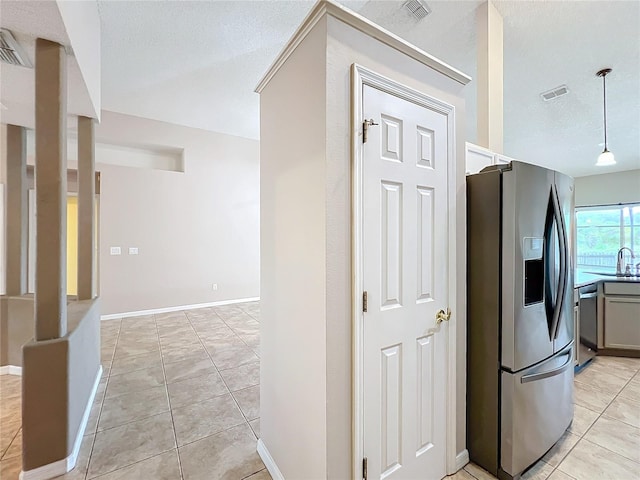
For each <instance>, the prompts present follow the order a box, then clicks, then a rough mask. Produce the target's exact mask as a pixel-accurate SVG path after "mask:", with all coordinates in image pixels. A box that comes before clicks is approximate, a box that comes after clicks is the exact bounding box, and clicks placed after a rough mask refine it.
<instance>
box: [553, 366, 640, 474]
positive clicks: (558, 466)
mask: <svg viewBox="0 0 640 480" xmlns="http://www.w3.org/2000/svg"><path fill="white" fill-rule="evenodd" d="M637 373H638V371H637V370H636V372H635V373H634V374H633V375H632V376H631V378H630V379H629V380H627V383H625V384H624V386H623V387H622V388H621V389H620V390H619V391H618V393H616V395H615V396H614V397H613V398H612V399H611V401H610V402H609V403H607V405H606V407H604V408H603V409H602V412H600V413H599V414H598V416H597V417H596V419H595V420H594V421H593V423H592V424H591V425H589V428H587V429H586V430H585V432H584V433H583V434H582V435H576V436H578V437H579V438H578V441H577V442H576V443H575V444H574V445H573V446H572V447H571V448H570V449H569V451H568V452H567V454H566V455H565V456H564V457H562V459H561V460H560V461H559V462H558V465H556V466H555V467H554V468H553V470H552V471H551V473H550V474H549V476H547V478H549V477H550V476H551V475H552V474H553V472H555V471H556V470H560V471H561V472H562V473H564V474H565V475H568V476H570V477H572V476H571V475H569V474H568V473H566V472H565V471H564V470H562V469H560V465H562V463H563V462H564V461H565V459H566V458H567V457H569V455H570V454H571V452H572V451H573V450H574V449H575V448H576V446H577V445H578V444H579V443H580V442H581V441H582V440H584V441H585V442H589V443H592V444H594V445H598V446H601V445H599V444H597V443H594V442H591V441H589V439H587V438H585V436H586V435H587V433H589V432H590V431H591V429H592V428H593V426H594V425H595V424H596V422H597V421H598V420H599V419H600V417H602V416H603V415H604V412H605V411H606V410H607V408H609V406H610V405H611V404H612V403H613V402H614V400H615V399H616V398H618V395H620V393H621V392H622V390H624V389H625V388H626V387H627V385H629V383H630V382H631V380H632V379H633V378H634V377H635V376H636V374H637ZM576 381H577V382H578V383H582V382H580V381H579V380H576V378H575V377H574V382H576ZM594 388H596V389H597V390H600V389H598V388H597V387H594ZM602 391H604V390H602ZM575 404H576V403H575V399H574V405H575ZM580 406H581V407H583V408H587V407H584V406H583V405H580ZM587 409H588V410H590V409H589V408H587ZM592 411H593V410H592ZM595 413H598V412H595ZM574 414H575V413H574ZM605 418H607V417H605ZM622 423H626V422H622ZM570 433H571V432H570ZM574 435H575V434H574ZM602 448H605V447H602ZM605 450H608V451H610V452H611V450H609V449H608V448H605ZM613 453H616V452H613ZM618 455H619V454H618ZM625 458H626V457H625ZM572 478H574V477H572Z"/></svg>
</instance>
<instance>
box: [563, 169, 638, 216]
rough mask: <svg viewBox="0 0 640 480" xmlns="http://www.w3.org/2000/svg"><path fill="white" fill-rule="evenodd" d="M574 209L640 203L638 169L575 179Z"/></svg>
mask: <svg viewBox="0 0 640 480" xmlns="http://www.w3.org/2000/svg"><path fill="white" fill-rule="evenodd" d="M575 188H576V207H584V206H588V205H608V204H613V203H632V202H640V169H638V170H629V171H626V172H615V173H603V174H601V175H589V176H588V177H578V178H576V179H575Z"/></svg>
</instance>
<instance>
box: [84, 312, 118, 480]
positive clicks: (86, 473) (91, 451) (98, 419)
mask: <svg viewBox="0 0 640 480" xmlns="http://www.w3.org/2000/svg"><path fill="white" fill-rule="evenodd" d="M121 331H122V319H120V326H119V327H118V334H117V335H116V342H115V345H114V346H113V353H112V354H111V365H110V366H109V373H108V374H107V380H106V381H105V383H104V393H103V395H102V399H101V400H100V409H99V411H98V418H97V419H96V430H95V431H94V432H93V441H92V442H91V449H90V450H89V458H88V459H87V467H86V471H85V472H84V479H85V480H86V479H87V478H88V477H89V467H90V466H91V460H92V459H93V450H94V448H95V446H96V438H97V436H98V425H100V417H101V416H102V407H104V400H105V398H106V396H107V388H108V387H109V380H110V378H111V367H112V366H113V360H114V358H115V356H116V349H117V348H118V342H119V341H120V332H121ZM100 349H101V350H102V330H100ZM100 365H101V366H102V358H100ZM91 407H93V405H92V406H91Z"/></svg>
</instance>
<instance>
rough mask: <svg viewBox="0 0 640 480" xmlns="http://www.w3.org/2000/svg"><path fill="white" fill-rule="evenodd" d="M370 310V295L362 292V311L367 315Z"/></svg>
mask: <svg viewBox="0 0 640 480" xmlns="http://www.w3.org/2000/svg"><path fill="white" fill-rule="evenodd" d="M368 308H369V295H368V294H367V292H366V291H365V292H362V311H363V312H365V313H366V311H367V309H368Z"/></svg>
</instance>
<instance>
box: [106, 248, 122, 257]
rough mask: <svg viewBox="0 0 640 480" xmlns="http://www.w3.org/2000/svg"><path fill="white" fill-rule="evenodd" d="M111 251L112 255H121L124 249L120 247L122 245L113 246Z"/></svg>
mask: <svg viewBox="0 0 640 480" xmlns="http://www.w3.org/2000/svg"><path fill="white" fill-rule="evenodd" d="M109 253H110V254H111V255H120V254H121V253H122V250H121V249H120V247H111V248H110V249H109Z"/></svg>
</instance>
